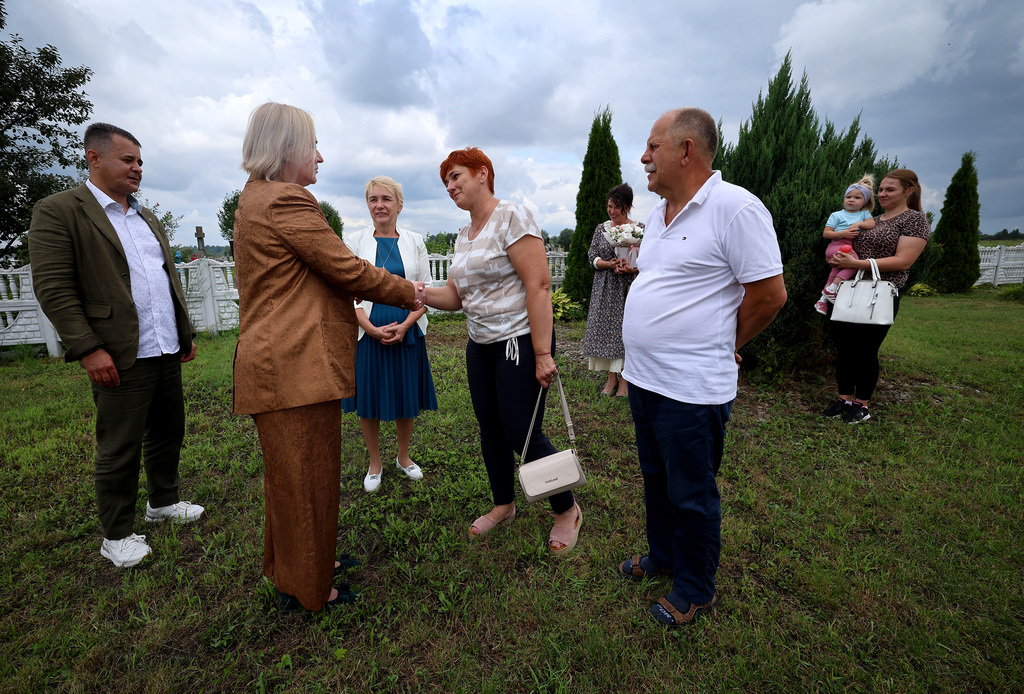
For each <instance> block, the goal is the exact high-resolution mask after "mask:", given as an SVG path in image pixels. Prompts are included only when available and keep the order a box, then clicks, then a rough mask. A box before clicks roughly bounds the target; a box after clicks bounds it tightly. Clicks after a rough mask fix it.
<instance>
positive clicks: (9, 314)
mask: <svg viewBox="0 0 1024 694" xmlns="http://www.w3.org/2000/svg"><path fill="white" fill-rule="evenodd" d="M13 345H46V351H47V352H48V353H49V355H50V356H51V357H59V356H60V355H61V349H60V338H59V337H58V336H57V331H56V330H54V329H53V325H52V324H51V323H50V321H49V320H47V318H46V315H45V314H44V313H43V310H42V309H41V308H39V302H38V301H36V295H35V292H34V291H33V290H32V267H31V266H30V265H25V266H24V267H19V268H16V269H0V346H4V347H7V346H13Z"/></svg>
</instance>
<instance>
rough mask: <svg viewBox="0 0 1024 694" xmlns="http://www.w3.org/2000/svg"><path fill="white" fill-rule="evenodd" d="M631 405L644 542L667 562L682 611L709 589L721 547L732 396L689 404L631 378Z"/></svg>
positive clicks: (662, 565) (661, 563) (706, 596)
mask: <svg viewBox="0 0 1024 694" xmlns="http://www.w3.org/2000/svg"><path fill="white" fill-rule="evenodd" d="M629 406H630V409H631V410H632V412H633V424H634V426H635V428H636V448H637V453H638V455H639V457H640V471H641V472H642V473H643V477H644V502H645V503H646V506H647V543H648V545H649V547H650V555H651V559H653V560H654V562H655V564H657V566H658V568H659V569H666V568H667V569H671V571H672V580H673V585H672V592H671V593H669V595H668V599H669V601H670V602H671V603H672V604H674V605H675V606H676V607H678V608H679V609H681V610H683V611H686V610H687V609H689V606H690V603H693V604H695V605H703V604H706V603H708V602H710V601H711V598H712V596H713V595H714V594H715V574H716V573H717V571H718V557H719V554H720V553H721V549H722V500H721V497H720V496H719V494H718V484H717V483H716V481H715V476H716V475H717V474H718V469H719V467H720V466H721V464H722V452H723V450H724V448H725V425H726V423H727V422H728V421H729V415H730V413H731V412H732V402H731V401H730V402H728V403H726V404H724V405H691V404H688V403H684V402H679V401H678V400H673V399H671V398H667V397H665V396H663V395H659V394H657V393H654V392H652V391H649V390H644V389H643V388H641V387H639V386H637V385H636V384H634V383H630V384H629Z"/></svg>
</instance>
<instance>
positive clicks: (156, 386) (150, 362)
mask: <svg viewBox="0 0 1024 694" xmlns="http://www.w3.org/2000/svg"><path fill="white" fill-rule="evenodd" d="M85 157H86V159H87V160H88V162H89V180H88V181H86V183H85V185H82V186H79V187H78V188H74V189H72V190H65V191H63V192H61V193H56V194H55V195H51V196H49V197H47V198H43V199H42V200H40V201H39V202H38V203H37V204H36V207H35V210H34V211H33V213H32V224H31V226H30V227H29V232H28V247H29V254H30V256H31V259H32V284H33V287H34V288H35V292H36V296H37V297H38V299H39V303H40V305H41V306H42V308H43V312H44V313H46V316H47V317H48V318H49V319H50V321H51V322H52V323H53V326H54V327H55V328H56V329H57V332H58V333H59V334H60V338H61V341H62V342H63V343H64V347H65V348H66V352H65V353H64V359H65V360H66V361H69V362H70V361H78V362H79V363H81V365H82V368H83V369H85V372H86V374H88V376H89V380H90V381H92V396H93V401H94V402H95V403H96V471H95V475H94V479H95V483H96V501H97V506H98V509H99V517H100V525H101V526H102V527H103V543H102V544H101V545H100V554H102V555H103V556H104V557H106V558H107V559H109V560H110V561H112V562H113V563H114V565H115V566H118V567H122V566H134V565H135V564H138V563H139V562H140V561H142V560H143V559H145V558H146V557H147V556H149V554H150V548H149V545H148V544H146V536H145V535H137V534H135V531H134V523H135V501H136V498H137V496H138V484H139V462H140V458H141V460H142V463H143V464H144V466H145V468H146V487H147V491H148V497H149V498H148V500H147V503H146V520H147V521H149V522H160V521H164V520H173V521H177V522H182V523H187V522H190V521H194V520H197V519H198V518H199V517H200V516H201V515H202V513H203V507H202V506H199V505H196V504H192V503H189V502H187V501H181V499H180V498H179V496H178V488H179V486H180V485H181V479H180V478H179V477H178V460H179V454H180V452H181V444H182V440H183V439H184V436H185V404H184V400H183V397H182V387H181V364H182V362H187V361H190V360H191V359H193V358H194V357H195V354H196V345H195V343H194V342H193V341H192V338H193V336H194V335H195V333H194V332H193V331H192V324H191V323H190V322H189V318H188V309H187V307H186V304H185V295H184V293H183V292H182V291H181V284H180V283H179V282H178V273H177V271H176V270H175V268H174V261H173V260H172V259H171V249H170V246H169V245H168V242H167V234H166V232H165V231H164V228H163V225H162V224H160V221H159V220H158V219H157V218H156V216H155V215H154V214H153V213H152V212H150V211H149V210H147V209H145V208H143V207H142V206H141V205H139V203H138V201H136V199H135V197H134V195H133V194H134V193H135V192H137V191H138V189H139V183H140V182H141V181H142V152H141V147H140V145H139V141H138V140H136V139H135V137H134V136H133V135H132V134H131V133H129V132H128V131H127V130H123V129H121V128H118V127H117V126H114V125H110V124H108V123H93V124H92V125H90V126H89V127H88V128H86V131H85Z"/></svg>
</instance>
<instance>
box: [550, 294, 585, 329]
mask: <svg viewBox="0 0 1024 694" xmlns="http://www.w3.org/2000/svg"><path fill="white" fill-rule="evenodd" d="M551 313H552V314H553V315H554V317H555V320H560V321H572V320H580V319H581V316H582V317H583V318H586V316H584V315H583V307H582V306H580V305H579V304H578V303H576V302H575V301H573V300H572V298H571V297H570V296H569V295H568V294H566V293H565V292H564V291H562V288H561V287H559V288H558V289H556V290H555V291H553V292H551Z"/></svg>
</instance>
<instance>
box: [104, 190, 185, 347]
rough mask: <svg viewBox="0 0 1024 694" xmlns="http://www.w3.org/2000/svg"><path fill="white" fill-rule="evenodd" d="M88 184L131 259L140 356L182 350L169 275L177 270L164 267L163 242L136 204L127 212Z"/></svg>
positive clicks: (130, 271)
mask: <svg viewBox="0 0 1024 694" xmlns="http://www.w3.org/2000/svg"><path fill="white" fill-rule="evenodd" d="M86 185H87V186H88V187H89V190H91V191H92V194H93V195H94V196H95V197H96V201H97V202H99V204H100V207H102V208H103V211H104V212H105V213H106V215H107V219H109V220H110V223H111V224H112V225H113V227H114V231H116V232H117V238H118V239H120V241H121V247H122V248H123V249H124V255H125V258H126V259H127V260H128V270H129V273H130V277H131V280H130V281H131V285H132V301H134V302H135V311H136V312H137V313H138V316H139V354H138V358H139V359H144V358H146V357H159V356H161V355H164V354H178V353H180V352H181V344H180V342H179V340H178V328H177V322H176V320H175V317H174V298H173V297H172V295H171V280H170V277H169V276H168V274H167V273H168V272H175V270H173V269H172V268H167V267H164V263H165V258H164V252H163V248H161V246H160V241H159V240H158V239H157V237H156V234H155V233H154V232H153V230H152V229H150V228H149V224H147V223H146V220H145V219H143V218H142V216H141V215H140V214H139V212H138V210H136V209H135V207H134V206H133V207H129V208H128V212H125V211H124V208H123V207H122V206H121V203H119V202H117V201H115V200H113V199H111V198H110V196H108V195H107V194H106V193H104V192H103V191H102V190H100V189H99V188H97V187H96V186H95V185H93V183H92V181H86Z"/></svg>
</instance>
